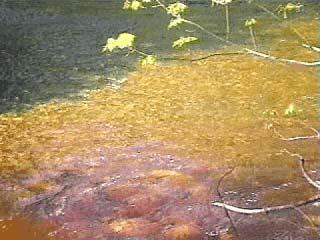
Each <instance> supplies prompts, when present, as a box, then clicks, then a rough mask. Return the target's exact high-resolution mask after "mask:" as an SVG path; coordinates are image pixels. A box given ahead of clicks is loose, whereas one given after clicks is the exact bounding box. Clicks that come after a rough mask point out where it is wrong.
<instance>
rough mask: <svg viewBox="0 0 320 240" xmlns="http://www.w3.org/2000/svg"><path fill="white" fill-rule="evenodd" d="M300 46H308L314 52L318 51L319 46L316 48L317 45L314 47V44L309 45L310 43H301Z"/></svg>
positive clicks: (319, 49) (319, 50)
mask: <svg viewBox="0 0 320 240" xmlns="http://www.w3.org/2000/svg"><path fill="white" fill-rule="evenodd" d="M302 46H303V47H305V48H309V49H311V50H313V51H315V52H318V53H320V48H318V47H314V46H311V45H308V44H302Z"/></svg>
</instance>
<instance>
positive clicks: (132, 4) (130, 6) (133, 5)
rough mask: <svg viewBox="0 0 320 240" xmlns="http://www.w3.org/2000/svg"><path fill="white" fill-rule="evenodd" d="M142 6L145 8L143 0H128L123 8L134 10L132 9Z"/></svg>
mask: <svg viewBox="0 0 320 240" xmlns="http://www.w3.org/2000/svg"><path fill="white" fill-rule="evenodd" d="M142 8H144V6H143V4H142V2H139V1H137V0H133V1H130V0H126V1H125V2H124V4H123V7H122V9H124V10H132V11H137V10H139V9H142Z"/></svg>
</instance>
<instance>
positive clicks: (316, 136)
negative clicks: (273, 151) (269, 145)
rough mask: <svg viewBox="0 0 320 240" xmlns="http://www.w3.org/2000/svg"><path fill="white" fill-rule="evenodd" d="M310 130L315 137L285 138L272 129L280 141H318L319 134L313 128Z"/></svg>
mask: <svg viewBox="0 0 320 240" xmlns="http://www.w3.org/2000/svg"><path fill="white" fill-rule="evenodd" d="M310 129H311V130H312V131H314V132H315V133H316V135H311V136H298V137H290V138H285V137H284V136H283V135H281V134H280V133H279V132H278V131H277V130H275V129H274V132H275V133H276V134H277V135H278V136H279V137H280V139H281V140H284V141H298V140H307V139H314V138H316V139H320V132H319V131H318V130H317V129H315V128H310Z"/></svg>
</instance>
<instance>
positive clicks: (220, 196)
mask: <svg viewBox="0 0 320 240" xmlns="http://www.w3.org/2000/svg"><path fill="white" fill-rule="evenodd" d="M234 169H235V168H232V169H230V170H229V171H227V172H225V173H224V174H223V175H222V177H221V178H220V179H219V181H218V183H217V189H216V191H217V194H218V196H219V198H220V200H223V196H222V193H221V191H220V186H221V184H222V181H223V180H224V179H225V178H226V177H227V176H228V175H230V174H231V173H232V172H233V171H234ZM224 211H225V214H226V216H227V218H228V219H229V221H230V224H231V227H232V229H233V231H234V233H235V236H236V237H237V238H239V233H238V230H237V228H236V226H235V224H234V222H233V220H232V218H231V216H230V214H229V212H228V209H226V208H224Z"/></svg>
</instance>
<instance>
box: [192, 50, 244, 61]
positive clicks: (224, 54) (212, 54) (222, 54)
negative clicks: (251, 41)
mask: <svg viewBox="0 0 320 240" xmlns="http://www.w3.org/2000/svg"><path fill="white" fill-rule="evenodd" d="M243 54H245V53H244V52H242V51H237V52H215V53H211V54H209V55H206V56H204V57H200V58H194V59H191V62H195V61H201V60H204V59H207V58H210V57H214V56H227V55H243Z"/></svg>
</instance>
